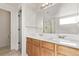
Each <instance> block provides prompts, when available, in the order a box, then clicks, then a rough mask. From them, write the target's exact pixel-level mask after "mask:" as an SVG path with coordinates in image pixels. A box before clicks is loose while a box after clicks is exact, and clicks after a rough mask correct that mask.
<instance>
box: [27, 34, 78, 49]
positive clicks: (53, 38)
mask: <svg viewBox="0 0 79 59" xmlns="http://www.w3.org/2000/svg"><path fill="white" fill-rule="evenodd" d="M60 35H62V34H60ZM66 35H67V34H64V35H63V36H66ZM58 36H59V34H48V35H47V34H46V35H43V34H39V35H34V34H33V35H28V37H30V38H35V39H37V40H42V41H47V42H51V43H55V44H59V45H64V46H68V47H72V48H79V41H78V40H76V38H75V39H73V38H72V37H65V38H59V37H58ZM73 36H74V35H73ZM75 37H78V36H76V35H75Z"/></svg>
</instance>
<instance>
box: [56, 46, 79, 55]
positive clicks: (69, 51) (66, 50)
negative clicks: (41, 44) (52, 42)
mask: <svg viewBox="0 0 79 59" xmlns="http://www.w3.org/2000/svg"><path fill="white" fill-rule="evenodd" d="M57 55H58V56H79V49H76V48H70V47H67V46H62V45H57Z"/></svg>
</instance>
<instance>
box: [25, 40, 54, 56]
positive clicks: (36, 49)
mask: <svg viewBox="0 0 79 59" xmlns="http://www.w3.org/2000/svg"><path fill="white" fill-rule="evenodd" d="M26 42H27V48H26V50H27V54H28V55H29V56H52V55H54V52H55V51H54V44H52V43H49V42H45V41H40V40H37V39H34V38H27V41H26Z"/></svg>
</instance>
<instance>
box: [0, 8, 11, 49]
mask: <svg viewBox="0 0 79 59" xmlns="http://www.w3.org/2000/svg"><path fill="white" fill-rule="evenodd" d="M7 46H8V47H10V12H8V11H5V10H2V9H0V48H1V47H7Z"/></svg>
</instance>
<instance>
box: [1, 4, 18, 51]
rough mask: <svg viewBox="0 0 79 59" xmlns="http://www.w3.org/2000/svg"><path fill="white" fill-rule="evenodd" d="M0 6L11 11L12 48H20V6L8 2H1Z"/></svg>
mask: <svg viewBox="0 0 79 59" xmlns="http://www.w3.org/2000/svg"><path fill="white" fill-rule="evenodd" d="M0 8H1V9H4V10H7V11H10V12H11V49H16V50H17V49H18V44H17V43H18V30H17V29H18V17H17V11H18V9H17V8H18V7H17V5H16V6H12V5H9V4H6V3H2V4H0Z"/></svg>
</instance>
